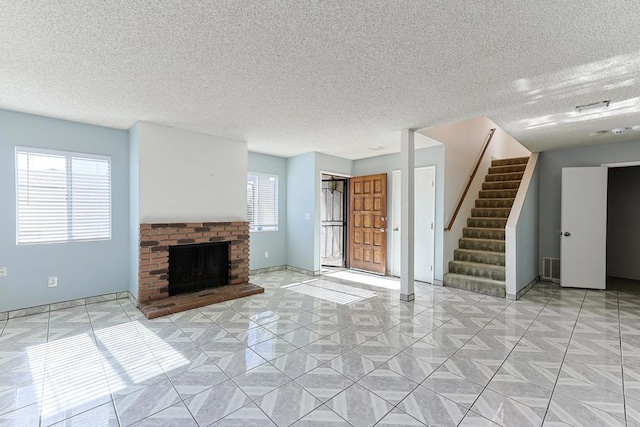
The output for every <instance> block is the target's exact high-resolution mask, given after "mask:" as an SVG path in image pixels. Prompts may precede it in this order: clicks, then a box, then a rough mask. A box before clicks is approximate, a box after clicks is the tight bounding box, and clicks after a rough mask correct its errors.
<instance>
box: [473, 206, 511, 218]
mask: <svg viewBox="0 0 640 427" xmlns="http://www.w3.org/2000/svg"><path fill="white" fill-rule="evenodd" d="M509 212H511V208H473V209H471V216H474V217H483V218H485V217H486V218H509Z"/></svg>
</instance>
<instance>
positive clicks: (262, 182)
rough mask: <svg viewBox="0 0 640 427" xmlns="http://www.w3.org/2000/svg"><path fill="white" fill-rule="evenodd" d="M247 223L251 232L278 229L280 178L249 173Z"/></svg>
mask: <svg viewBox="0 0 640 427" xmlns="http://www.w3.org/2000/svg"><path fill="white" fill-rule="evenodd" d="M247 221H249V230H250V231H275V230H277V229H278V177H277V176H275V175H263V174H257V173H249V174H248V176H247Z"/></svg>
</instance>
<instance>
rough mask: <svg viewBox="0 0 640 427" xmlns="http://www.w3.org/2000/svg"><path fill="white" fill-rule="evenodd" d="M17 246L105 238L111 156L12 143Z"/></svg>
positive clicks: (108, 229)
mask: <svg viewBox="0 0 640 427" xmlns="http://www.w3.org/2000/svg"><path fill="white" fill-rule="evenodd" d="M16 187H17V189H16V190H17V191H16V211H17V212H16V213H17V221H16V223H17V227H16V228H17V232H16V234H17V242H18V244H33V243H57V242H69V241H81V240H108V239H111V159H110V158H109V157H105V156H97V155H93V154H77V153H68V152H64V151H51V150H41V149H36V148H24V147H16Z"/></svg>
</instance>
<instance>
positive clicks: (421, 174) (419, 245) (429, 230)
mask: <svg viewBox="0 0 640 427" xmlns="http://www.w3.org/2000/svg"><path fill="white" fill-rule="evenodd" d="M415 174H416V175H415V216H414V217H415V225H414V227H415V228H414V231H415V247H414V257H415V272H414V278H415V280H418V281H421V282H428V283H433V259H434V243H435V230H434V222H435V169H434V168H433V167H426V168H416V170H415ZM392 185H393V194H392V212H393V218H392V232H393V264H392V271H391V274H393V275H394V276H398V277H399V276H400V228H401V224H400V218H401V213H400V206H401V204H400V171H393V183H392Z"/></svg>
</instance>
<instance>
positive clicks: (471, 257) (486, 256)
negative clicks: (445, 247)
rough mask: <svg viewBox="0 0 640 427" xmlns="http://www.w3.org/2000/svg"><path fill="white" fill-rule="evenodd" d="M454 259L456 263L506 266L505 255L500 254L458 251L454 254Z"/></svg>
mask: <svg viewBox="0 0 640 427" xmlns="http://www.w3.org/2000/svg"><path fill="white" fill-rule="evenodd" d="M453 259H454V260H456V261H467V262H477V263H480V264H490V265H502V266H504V254H499V253H497V252H482V253H469V252H463V251H460V250H458V249H456V250H455V251H454V252H453Z"/></svg>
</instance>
